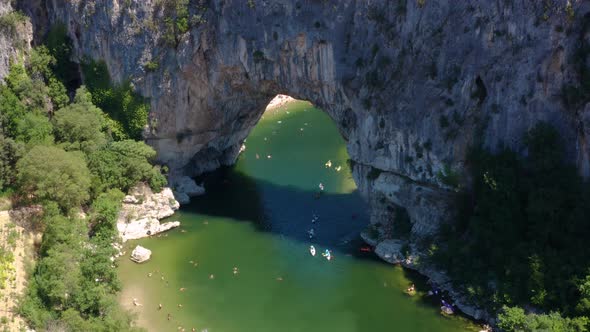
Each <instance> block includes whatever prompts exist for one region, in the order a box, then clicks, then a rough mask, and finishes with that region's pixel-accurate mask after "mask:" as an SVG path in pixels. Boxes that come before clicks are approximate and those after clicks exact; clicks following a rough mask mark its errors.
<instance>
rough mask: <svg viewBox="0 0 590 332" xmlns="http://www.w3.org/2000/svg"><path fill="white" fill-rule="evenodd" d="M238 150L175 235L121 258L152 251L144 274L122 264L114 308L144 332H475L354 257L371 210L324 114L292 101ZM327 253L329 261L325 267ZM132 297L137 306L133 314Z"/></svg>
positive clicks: (186, 209)
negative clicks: (134, 318) (118, 299)
mask: <svg viewBox="0 0 590 332" xmlns="http://www.w3.org/2000/svg"><path fill="white" fill-rule="evenodd" d="M245 144H246V147H247V148H246V150H245V151H244V152H243V153H242V155H241V156H240V158H239V160H238V162H237V164H236V165H235V166H234V167H231V168H225V169H222V170H219V171H217V172H214V173H212V174H209V175H207V176H206V177H204V178H203V181H205V185H206V188H207V194H206V195H204V196H201V197H198V198H195V199H193V202H192V203H191V204H190V205H188V206H183V207H182V209H181V210H180V211H179V212H178V213H176V214H175V215H174V216H173V217H172V218H171V220H179V221H180V222H181V223H182V226H181V227H180V228H179V229H176V230H173V231H170V232H168V233H167V234H166V235H164V236H161V237H154V238H149V239H142V240H138V241H130V242H129V243H128V244H127V248H128V252H129V249H131V248H132V247H133V246H135V245H136V244H141V245H143V246H145V247H147V248H149V249H151V250H152V252H153V254H152V259H151V260H150V261H148V262H146V263H144V264H141V265H138V264H135V263H132V262H131V261H130V260H128V259H126V258H124V259H121V261H120V264H119V275H120V278H121V281H122V283H123V291H122V294H121V302H122V304H123V305H124V306H125V307H127V308H129V309H131V310H133V311H134V312H136V313H137V318H138V322H139V324H140V325H141V326H143V327H145V328H146V329H148V330H149V331H178V329H179V327H182V328H184V329H185V330H186V331H191V330H192V328H195V330H196V331H202V330H204V329H207V331H208V332H283V331H284V332H289V331H293V332H299V331H302V332H303V331H305V332H316V331H317V332H323V331H326V332H330V331H335V332H336V331H337V332H366V331H370V332H373V331H375V332H378V331H402V332H403V331H424V332H426V331H428V332H431V331H442V332H446V331H473V330H477V328H476V327H475V326H474V325H473V324H471V323H470V322H469V321H467V320H465V319H462V318H460V317H446V316H442V315H441V314H440V308H439V307H438V305H437V304H436V301H434V300H432V301H429V300H428V299H427V298H425V296H424V293H425V292H426V291H427V290H428V289H427V287H426V285H424V283H423V282H422V280H421V278H419V277H417V276H415V275H412V274H411V273H409V272H407V271H404V270H403V269H401V268H400V267H395V266H392V265H389V264H385V263H383V262H381V261H379V260H378V259H376V258H375V257H374V256H373V254H372V253H365V252H361V251H360V250H359V249H360V248H361V247H362V246H363V244H362V243H361V241H360V240H359V237H358V234H359V232H360V231H361V230H363V229H364V228H365V227H366V225H367V223H368V215H367V206H366V204H365V203H364V202H363V200H362V199H361V197H360V196H359V194H358V192H356V191H355V184H354V181H353V180H352V176H351V173H350V170H349V168H348V166H347V164H346V160H347V158H348V155H347V152H346V147H345V143H344V141H343V139H342V137H341V136H340V134H339V133H338V130H337V129H336V127H335V125H334V124H333V122H332V121H331V119H330V118H329V117H328V116H327V115H326V114H325V113H323V112H321V111H319V110H317V109H315V108H313V107H312V106H311V105H310V104H309V103H307V102H299V101H298V102H294V103H291V104H288V105H287V106H283V107H281V108H279V109H275V110H272V111H267V112H266V113H265V114H264V116H263V118H262V119H261V121H260V122H259V124H258V125H257V126H256V128H255V129H254V130H253V131H252V133H251V134H250V136H249V137H248V139H247V141H246V143H245ZM328 160H330V161H331V163H332V167H326V165H325V163H326V162H327V161H328ZM337 169H339V170H340V171H337ZM320 183H321V184H322V185H323V187H324V190H323V192H322V193H321V194H319V192H320V189H319V184H320ZM314 215H315V216H317V221H316V222H315V223H312V219H313V217H314ZM311 228H313V229H314V232H315V237H314V238H313V239H311V240H310V239H309V235H308V231H309V230H310V229H311ZM311 244H313V245H314V246H315V247H316V248H317V250H318V254H317V255H316V256H315V257H313V256H311V255H310V253H309V246H310V245H311ZM325 249H329V250H331V252H332V255H333V259H332V260H331V261H328V260H326V259H325V258H323V257H322V255H321V252H323V250H325ZM412 283H415V284H416V286H417V287H418V294H417V295H415V296H413V297H410V296H408V295H406V294H405V293H404V292H403V290H404V289H405V288H406V287H408V286H409V285H410V284H412ZM133 298H137V301H138V302H139V303H140V304H141V306H133V305H132V299H133ZM160 304H161V305H162V309H159V305H160Z"/></svg>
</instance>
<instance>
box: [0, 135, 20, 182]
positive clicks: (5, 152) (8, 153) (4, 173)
mask: <svg viewBox="0 0 590 332" xmlns="http://www.w3.org/2000/svg"><path fill="white" fill-rule="evenodd" d="M23 154H24V146H23V145H22V144H20V143H19V142H15V141H14V140H12V139H10V138H7V137H4V135H2V134H1V133H0V192H1V191H2V190H4V189H5V188H6V187H7V186H10V185H12V184H13V183H14V180H15V179H16V162H17V161H18V159H19V158H20V157H21V156H22V155H23Z"/></svg>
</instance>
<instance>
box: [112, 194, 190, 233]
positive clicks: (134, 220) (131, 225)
mask: <svg viewBox="0 0 590 332" xmlns="http://www.w3.org/2000/svg"><path fill="white" fill-rule="evenodd" d="M179 207H180V204H179V203H178V201H176V199H174V194H173V193H172V190H171V189H170V188H164V189H163V190H162V191H161V192H159V193H153V192H152V190H151V189H150V187H149V186H147V185H145V184H140V185H138V186H136V187H134V188H133V189H131V190H130V194H129V195H127V196H125V198H124V199H123V205H122V207H121V212H120V213H119V218H118V220H117V229H118V230H119V235H121V238H122V240H123V242H125V241H127V240H132V239H140V238H143V237H147V236H151V235H155V234H158V233H161V232H165V231H167V230H169V229H172V228H174V227H178V226H180V222H178V221H173V222H166V223H163V224H160V219H163V218H166V217H169V216H171V215H173V214H174V211H176V210H178V208H179Z"/></svg>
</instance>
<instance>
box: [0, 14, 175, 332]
mask: <svg viewBox="0 0 590 332" xmlns="http://www.w3.org/2000/svg"><path fill="white" fill-rule="evenodd" d="M70 53H71V45H70V42H69V40H68V38H67V37H66V30H65V27H63V26H61V25H57V26H55V27H54V28H53V29H52V30H51V31H50V32H49V34H48V36H47V38H46V42H45V44H44V45H41V46H38V47H36V48H34V49H33V50H32V51H31V53H30V54H29V56H28V57H27V60H26V61H24V60H21V61H15V62H14V63H13V64H12V65H11V69H10V73H9V74H8V76H7V77H6V79H5V83H6V84H3V85H0V123H1V131H0V174H1V177H0V192H1V194H2V195H3V196H10V197H11V198H12V200H13V204H16V205H17V206H19V205H30V204H40V205H41V206H42V207H43V216H42V218H41V220H40V221H39V223H38V225H36V227H38V228H39V229H40V230H41V231H42V232H43V240H42V242H41V245H40V248H39V252H38V257H37V259H36V264H35V266H34V267H33V268H32V271H30V279H29V282H28V287H27V292H26V294H25V295H24V298H23V299H21V301H20V307H19V311H20V313H21V314H22V315H23V317H25V318H26V319H27V321H28V322H29V324H30V326H31V327H33V328H36V329H40V330H50V331H51V330H53V331H55V330H68V331H133V330H136V328H134V327H132V317H131V316H130V315H129V314H128V313H127V312H125V311H123V310H122V309H121V308H120V307H119V304H118V301H117V292H118V291H119V290H120V287H121V285H120V283H119V281H118V279H117V274H116V270H115V265H114V264H115V262H114V261H113V260H112V257H113V256H114V255H115V254H116V251H115V249H114V248H113V246H112V243H114V242H116V241H117V238H118V233H117V231H116V221H117V216H118V212H119V209H120V206H121V200H122V198H123V196H124V194H123V193H124V192H127V190H128V189H129V188H130V187H131V186H133V185H135V184H136V183H138V182H140V181H143V182H146V183H148V184H149V185H150V186H151V187H152V188H153V189H155V190H159V189H160V188H161V187H162V186H164V185H165V184H166V178H165V177H164V175H163V174H162V172H161V171H162V170H161V169H160V167H158V166H154V165H152V163H151V162H152V160H153V158H154V157H155V155H156V153H155V151H154V150H153V149H152V148H151V147H149V146H147V145H146V144H145V143H143V142H141V141H137V140H136V139H138V138H140V137H141V130H142V129H143V127H144V126H145V124H146V121H147V111H148V108H149V105H148V104H147V102H146V101H144V100H143V99H142V98H140V97H139V96H137V95H136V94H135V93H133V92H132V90H131V88H130V87H129V85H128V84H123V85H114V84H112V83H111V82H110V78H109V77H108V73H107V74H106V76H104V75H105V72H104V71H102V72H101V71H100V70H99V68H103V66H102V65H101V64H96V63H92V62H88V63H85V64H84V69H85V71H87V75H86V83H87V84H88V88H86V87H85V86H83V85H80V81H81V80H80V78H79V77H78V76H79V75H78V74H77V73H78V70H77V69H76V67H75V66H76V65H75V64H73V63H72V62H71V61H70V60H69V59H70ZM91 72H93V73H96V74H95V75H90V73H91ZM99 106H100V107H99ZM101 107H102V109H101Z"/></svg>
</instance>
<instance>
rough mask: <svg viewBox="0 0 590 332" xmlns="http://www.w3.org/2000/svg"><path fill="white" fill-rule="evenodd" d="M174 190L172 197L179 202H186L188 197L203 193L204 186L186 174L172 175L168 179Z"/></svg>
mask: <svg viewBox="0 0 590 332" xmlns="http://www.w3.org/2000/svg"><path fill="white" fill-rule="evenodd" d="M168 182H169V184H170V186H172V188H173V191H174V197H175V198H176V199H177V200H178V202H179V203H180V204H188V203H189V202H190V198H191V197H194V196H199V195H203V194H204V193H205V188H204V187H203V186H199V185H198V184H197V183H196V182H195V181H194V180H193V179H191V178H190V177H188V176H173V177H170V179H169V180H168Z"/></svg>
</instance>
